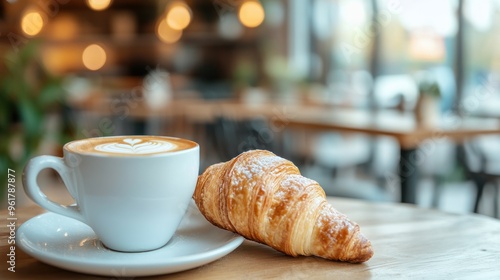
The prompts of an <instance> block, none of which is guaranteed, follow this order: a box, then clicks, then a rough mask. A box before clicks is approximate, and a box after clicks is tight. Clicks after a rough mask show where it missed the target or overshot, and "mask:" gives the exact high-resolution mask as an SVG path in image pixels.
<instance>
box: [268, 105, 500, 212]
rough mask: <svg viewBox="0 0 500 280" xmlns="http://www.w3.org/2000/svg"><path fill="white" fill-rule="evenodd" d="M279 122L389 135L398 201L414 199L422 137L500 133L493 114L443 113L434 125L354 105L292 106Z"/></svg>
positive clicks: (456, 137) (457, 138)
mask: <svg viewBox="0 0 500 280" xmlns="http://www.w3.org/2000/svg"><path fill="white" fill-rule="evenodd" d="M276 122H278V123H279V124H280V125H282V126H286V127H287V128H296V129H297V128H299V129H309V130H311V129H312V130H328V131H338V132H347V133H365V134H367V135H374V136H390V137H393V138H395V139H396V140H397V141H398V142H399V145H400V161H399V177H400V182H401V202H407V203H416V184H417V181H418V161H419V157H421V156H422V155H419V154H418V147H419V145H420V144H421V143H422V142H424V141H436V142H438V141H439V140H441V139H443V138H446V139H450V140H453V141H457V142H458V141H463V140H465V139H467V138H471V137H475V136H481V135H489V134H500V120H499V119H497V118H474V117H458V116H456V115H452V114H449V115H444V116H443V117H442V119H441V120H440V122H439V123H437V124H436V125H435V126H424V125H422V124H420V123H418V122H417V121H416V120H415V116H414V114H413V113H412V112H408V113H401V112H399V111H395V110H394V111H391V110H383V111H375V112H370V111H367V110H356V109H340V108H330V109H317V108H316V109H306V110H296V111H295V112H294V113H291V114H289V115H288V116H287V118H285V119H277V120H276Z"/></svg>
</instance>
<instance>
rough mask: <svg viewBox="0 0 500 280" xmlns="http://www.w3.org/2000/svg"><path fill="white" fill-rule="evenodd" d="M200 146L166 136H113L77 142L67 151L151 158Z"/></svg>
mask: <svg viewBox="0 0 500 280" xmlns="http://www.w3.org/2000/svg"><path fill="white" fill-rule="evenodd" d="M196 146H198V144H196V143H195V142H192V141H189V140H186V139H180V138H175V137H166V136H143V135H138V136H111V137H101V138H90V139H83V140H76V141H72V142H69V143H67V144H66V145H65V149H67V150H69V151H71V152H74V153H78V154H101V155H107V156H149V155H157V154H164V153H172V152H178V151H182V150H189V149H192V148H194V147H196Z"/></svg>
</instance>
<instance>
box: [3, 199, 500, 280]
mask: <svg viewBox="0 0 500 280" xmlns="http://www.w3.org/2000/svg"><path fill="white" fill-rule="evenodd" d="M329 201H330V203H332V204H333V205H334V206H335V207H336V208H337V209H338V210H340V211H341V212H343V213H345V214H346V215H348V216H349V217H350V218H351V219H352V220H354V221H356V222H358V223H359V224H360V226H361V231H362V232H363V233H364V234H365V235H366V236H367V237H368V238H369V239H370V240H371V242H372V244H373V247H374V251H375V255H374V256H373V258H372V259H371V260H369V261H368V262H366V263H364V264H349V263H340V262H333V261H327V260H323V259H320V258H315V257H297V258H293V257H289V256H286V255H283V254H281V253H279V252H277V251H275V250H273V249H271V248H269V247H267V246H264V245H261V244H257V243H255V242H251V241H245V242H244V243H243V244H242V245H241V246H240V247H239V248H237V249H236V250H235V251H234V252H232V253H230V254H229V255H227V256H225V257H223V258H222V259H220V260H217V261H215V262H213V263H210V264H207V265H205V266H202V267H199V268H195V269H192V270H188V271H184V272H179V273H176V274H170V275H160V276H155V277H152V278H151V279H217V280H219V279H264V278H265V279H276V278H278V279H393V278H399V279H400V278H411V279H457V278H459V279H500V265H499V264H500V238H499V236H500V221H499V220H495V219H492V218H487V217H484V216H480V215H476V214H471V215H455V214H448V213H444V212H439V211H436V210H430V209H422V208H417V207H415V206H411V205H404V204H375V203H369V202H364V201H359V200H352V199H341V198H329ZM42 212H43V210H42V209H41V208H39V207H30V208H21V209H17V211H16V214H17V218H18V220H17V227H19V225H20V224H21V223H22V222H24V221H26V220H27V219H29V218H31V217H33V216H35V215H37V214H39V213H42ZM0 219H1V220H2V221H4V223H7V212H6V211H5V210H3V211H1V212H0ZM8 234H9V233H8V228H7V227H5V226H3V227H1V230H0V240H1V245H0V248H1V252H2V256H1V258H0V263H1V264H2V265H1V266H2V269H1V272H0V278H1V279H102V278H100V277H97V276H91V275H85V274H79V273H73V272H70V271H65V270H62V269H59V268H56V267H52V266H49V265H46V264H43V263H42V262H39V261H38V260H36V259H34V258H32V257H30V256H28V255H27V254H25V253H24V252H22V251H21V249H19V248H17V250H16V272H15V273H12V272H9V271H8V270H7V268H8V264H7V263H6V259H7V257H6V254H7V248H8V245H7V236H8ZM9 246H10V245H9Z"/></svg>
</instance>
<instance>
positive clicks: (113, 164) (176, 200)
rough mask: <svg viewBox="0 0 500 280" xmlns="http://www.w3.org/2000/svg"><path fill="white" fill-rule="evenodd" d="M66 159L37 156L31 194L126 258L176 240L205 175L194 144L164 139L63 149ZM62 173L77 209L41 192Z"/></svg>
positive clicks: (123, 139)
mask: <svg viewBox="0 0 500 280" xmlns="http://www.w3.org/2000/svg"><path fill="white" fill-rule="evenodd" d="M63 150H64V158H59V157H55V156H38V157H35V158H33V159H31V160H30V161H29V163H28V164H27V165H26V167H25V169H24V174H23V182H24V189H25V191H26V193H27V194H28V196H29V197H30V198H31V199H33V201H35V202H36V203H38V204H39V205H40V206H42V207H43V208H45V209H47V210H49V211H52V212H55V213H58V214H61V215H65V216H68V217H71V218H74V219H77V220H79V221H82V222H83V223H85V224H87V225H89V226H90V227H91V228H92V229H93V230H94V232H95V233H96V235H97V237H98V238H99V239H100V240H101V241H102V243H103V244H104V245H105V246H106V247H108V248H110V249H113V250H117V251H124V252H139V251H149V250H154V249H157V248H160V247H162V246H164V245H165V244H166V243H167V242H168V241H169V240H170V239H171V237H172V236H173V234H174V233H175V230H176V229H177V227H178V225H179V223H180V222H181V220H182V217H183V215H184V214H185V212H186V209H187V207H188V205H189V202H190V200H191V197H192V195H193V192H194V189H195V187H196V180H197V177H198V171H199V157H200V155H199V146H198V144H196V143H195V142H192V141H189V140H186V139H180V138H173V137H162V136H113V137H99V138H89V139H83V140H77V141H73V142H69V143H67V144H66V145H64V148H63ZM46 168H51V169H54V170H56V171H57V172H58V173H59V174H60V176H61V178H62V180H63V182H64V184H65V185H66V188H67V189H68V191H69V193H70V194H71V195H72V196H73V198H74V199H75V202H76V205H69V206H64V205H61V204H59V203H56V202H54V201H51V200H50V199H48V198H47V196H46V195H45V194H44V193H43V192H42V191H41V189H40V187H39V186H38V184H37V176H38V174H39V173H40V171H41V170H43V169H46Z"/></svg>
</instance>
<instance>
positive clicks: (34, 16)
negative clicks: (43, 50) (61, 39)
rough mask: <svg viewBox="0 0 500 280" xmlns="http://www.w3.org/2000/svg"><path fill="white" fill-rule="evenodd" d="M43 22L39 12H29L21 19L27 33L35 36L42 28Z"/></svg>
mask: <svg viewBox="0 0 500 280" xmlns="http://www.w3.org/2000/svg"><path fill="white" fill-rule="evenodd" d="M43 24H44V23H43V18H42V15H41V14H40V13H39V12H29V13H26V14H25V15H24V16H23V18H22V20H21V29H22V30H23V32H24V33H25V34H26V35H29V36H35V35H36V34H38V33H40V31H41V30H42V28H43Z"/></svg>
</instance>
